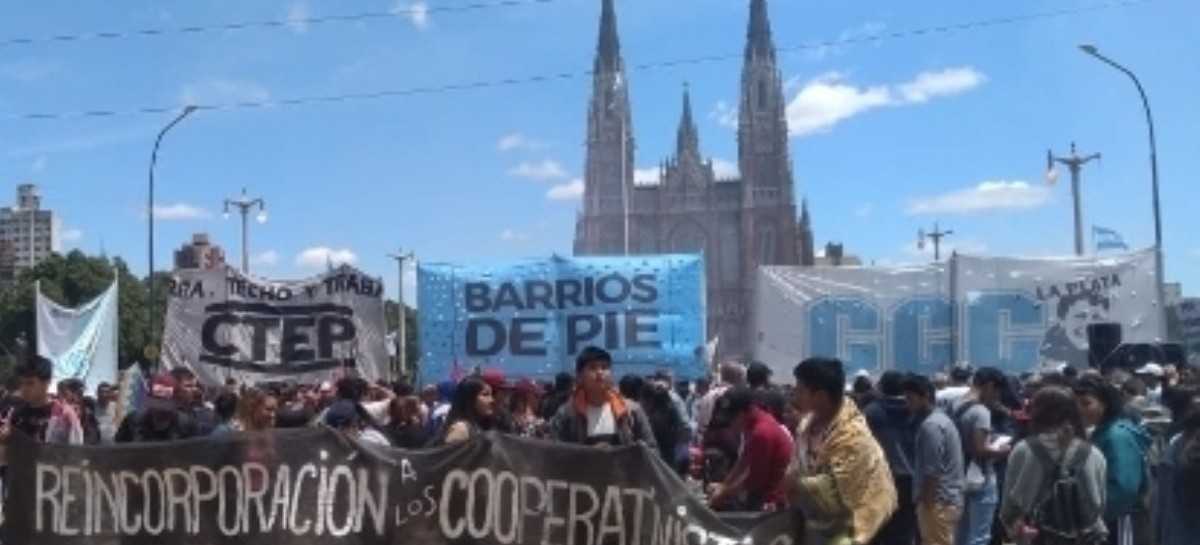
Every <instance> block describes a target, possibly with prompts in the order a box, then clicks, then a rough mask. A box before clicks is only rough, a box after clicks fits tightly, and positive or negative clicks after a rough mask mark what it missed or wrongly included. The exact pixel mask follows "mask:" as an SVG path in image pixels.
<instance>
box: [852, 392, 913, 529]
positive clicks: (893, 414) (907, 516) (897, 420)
mask: <svg viewBox="0 0 1200 545" xmlns="http://www.w3.org/2000/svg"><path fill="white" fill-rule="evenodd" d="M879 394H880V395H879V397H877V398H875V399H874V400H872V401H871V402H869V403H867V406H866V408H865V409H863V416H864V417H865V418H866V419H867V427H869V428H871V434H872V435H874V436H875V441H877V442H878V443H879V446H880V447H882V448H883V454H884V456H885V457H886V458H887V462H888V467H890V468H891V470H892V479H893V480H894V481H895V484H896V495H897V500H898V506H897V508H896V512H895V513H893V514H892V518H891V519H889V520H888V522H887V524H885V525H884V526H883V528H880V530H879V533H878V534H877V535H876V536H875V540H874V541H873V542H872V543H875V544H878V545H888V544H891V543H913V541H914V539H915V537H916V529H917V509H916V505H915V504H914V503H913V457H914V456H915V453H914V448H915V443H916V435H915V434H914V433H913V428H912V422H911V421H912V412H911V411H910V410H909V408H908V404H907V403H905V401H904V374H902V373H900V372H899V371H885V372H884V373H883V374H882V375H880V377H879Z"/></svg>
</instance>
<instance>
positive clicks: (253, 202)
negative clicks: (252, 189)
mask: <svg viewBox="0 0 1200 545" xmlns="http://www.w3.org/2000/svg"><path fill="white" fill-rule="evenodd" d="M255 206H257V207H258V222H259V223H265V222H266V221H267V203H266V202H265V201H263V200H262V199H261V198H258V197H255V198H250V197H249V196H248V195H246V188H244V187H243V188H242V196H240V197H238V198H236V199H225V217H227V218H228V217H229V209H230V207H232V208H236V209H237V210H238V212H239V213H241V215H242V273H243V274H250V244H249V235H248V234H247V233H248V232H249V221H248V218H249V217H250V210H251V209H253V208H254V207H255Z"/></svg>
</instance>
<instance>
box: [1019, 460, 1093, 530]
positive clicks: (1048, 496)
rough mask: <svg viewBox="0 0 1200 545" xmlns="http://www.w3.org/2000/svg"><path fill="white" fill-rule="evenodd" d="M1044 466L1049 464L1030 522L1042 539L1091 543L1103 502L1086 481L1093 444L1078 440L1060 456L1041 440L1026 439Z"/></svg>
mask: <svg viewBox="0 0 1200 545" xmlns="http://www.w3.org/2000/svg"><path fill="white" fill-rule="evenodd" d="M1026 444H1027V445H1029V448H1030V450H1031V451H1033V455H1034V456H1035V457H1037V458H1038V460H1039V461H1040V462H1041V464H1042V465H1043V466H1044V467H1047V468H1050V469H1049V470H1048V472H1047V475H1046V478H1045V480H1044V481H1043V482H1042V489H1041V491H1040V492H1039V493H1038V496H1037V500H1036V501H1035V502H1034V508H1033V512H1032V513H1031V514H1030V517H1029V518H1030V520H1029V523H1030V525H1031V526H1033V527H1034V528H1036V529H1037V530H1038V535H1039V537H1040V538H1041V542H1042V543H1091V542H1092V540H1091V538H1095V537H1096V536H1095V535H1094V530H1095V526H1096V521H1098V520H1100V518H1101V516H1102V513H1101V506H1099V505H1096V502H1095V501H1093V500H1092V499H1091V498H1090V497H1089V495H1088V493H1087V490H1086V485H1085V484H1084V483H1083V477H1082V472H1083V465H1084V464H1085V463H1086V462H1087V459H1088V457H1089V456H1090V455H1091V453H1092V448H1091V445H1089V444H1088V443H1085V442H1082V441H1075V442H1073V443H1072V445H1071V446H1070V447H1069V448H1067V449H1066V450H1065V451H1063V454H1062V456H1060V457H1059V458H1058V459H1057V460H1056V459H1054V457H1053V455H1051V454H1050V450H1049V449H1047V448H1046V446H1045V445H1043V444H1042V443H1040V442H1038V441H1036V440H1031V441H1027V442H1026Z"/></svg>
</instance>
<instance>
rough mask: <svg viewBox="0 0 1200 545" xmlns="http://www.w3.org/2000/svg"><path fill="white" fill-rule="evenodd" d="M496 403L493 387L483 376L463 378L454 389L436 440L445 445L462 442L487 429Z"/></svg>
mask: <svg viewBox="0 0 1200 545" xmlns="http://www.w3.org/2000/svg"><path fill="white" fill-rule="evenodd" d="M495 407H496V402H495V399H494V398H493V397H492V387H491V386H489V385H488V383H487V382H485V381H484V380H483V378H481V377H477V376H470V377H467V378H464V379H462V381H461V382H459V383H458V387H457V388H455V390H454V400H453V401H451V402H450V412H448V413H447V414H446V424H445V425H444V426H442V431H441V433H440V434H439V435H438V437H437V439H436V440H435V442H436V443H438V444H446V445H448V444H452V443H461V442H463V441H466V440H468V439H470V438H472V437H474V436H476V435H478V434H479V433H481V432H484V431H487V430H490V429H491V428H492V414H493V412H494V411H495Z"/></svg>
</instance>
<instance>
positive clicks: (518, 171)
mask: <svg viewBox="0 0 1200 545" xmlns="http://www.w3.org/2000/svg"><path fill="white" fill-rule="evenodd" d="M508 173H509V174H510V175H513V176H516V177H519V178H528V179H530V180H561V179H563V178H566V177H567V171H566V170H564V169H563V167H562V165H560V164H558V162H557V161H551V160H550V159H543V160H542V161H541V162H531V161H524V162H522V163H521V164H519V165H517V166H515V167H513V168H512V169H511V170H509V171H508Z"/></svg>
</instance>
